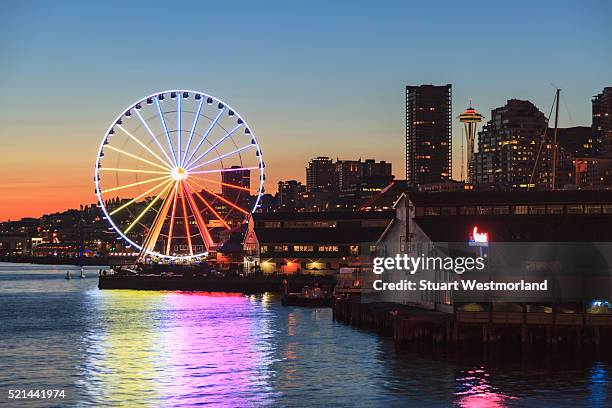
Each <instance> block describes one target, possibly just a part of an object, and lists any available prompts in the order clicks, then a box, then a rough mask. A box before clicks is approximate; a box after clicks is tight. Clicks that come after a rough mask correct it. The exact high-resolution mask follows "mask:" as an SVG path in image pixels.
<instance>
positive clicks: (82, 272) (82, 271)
mask: <svg viewBox="0 0 612 408" xmlns="http://www.w3.org/2000/svg"><path fill="white" fill-rule="evenodd" d="M79 276H80V277H81V279H83V278H85V269H84V268H83V267H81V275H79Z"/></svg>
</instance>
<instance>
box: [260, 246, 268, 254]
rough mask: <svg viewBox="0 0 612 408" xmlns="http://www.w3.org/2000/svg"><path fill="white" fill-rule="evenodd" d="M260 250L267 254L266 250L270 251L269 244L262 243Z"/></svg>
mask: <svg viewBox="0 0 612 408" xmlns="http://www.w3.org/2000/svg"><path fill="white" fill-rule="evenodd" d="M260 252H261V253H262V254H265V253H266V252H268V246H267V245H262V246H261V249H260Z"/></svg>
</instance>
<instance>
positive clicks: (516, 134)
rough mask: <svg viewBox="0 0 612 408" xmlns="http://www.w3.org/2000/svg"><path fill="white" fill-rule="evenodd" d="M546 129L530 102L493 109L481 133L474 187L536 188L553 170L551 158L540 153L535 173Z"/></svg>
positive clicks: (543, 120)
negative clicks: (536, 163)
mask: <svg viewBox="0 0 612 408" xmlns="http://www.w3.org/2000/svg"><path fill="white" fill-rule="evenodd" d="M546 126H547V121H546V117H545V116H544V114H543V113H542V112H540V110H539V109H538V108H537V107H536V106H535V105H534V104H532V103H531V102H529V101H522V100H518V99H510V100H509V101H508V102H507V103H506V105H505V106H502V107H500V108H497V109H494V110H492V111H491V119H490V120H489V121H488V122H487V123H486V125H485V126H484V127H483V129H482V131H480V132H479V133H478V152H477V153H475V155H474V175H473V181H474V184H475V185H476V186H477V187H478V188H480V189H483V188H484V189H496V190H513V189H527V188H535V187H536V184H537V183H538V181H539V180H542V179H545V178H546V177H545V175H543V174H542V173H543V172H546V171H547V170H546V169H547V168H548V167H550V163H549V162H548V161H547V160H545V158H546V157H547V156H548V155H546V154H541V157H540V160H539V161H538V166H537V168H536V169H535V170H534V163H535V160H536V156H537V154H538V150H539V148H540V145H541V142H542V135H543V132H544V129H546ZM543 147H548V146H543ZM532 173H533V177H532Z"/></svg>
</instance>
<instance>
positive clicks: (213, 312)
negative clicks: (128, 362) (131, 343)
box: [160, 292, 271, 406]
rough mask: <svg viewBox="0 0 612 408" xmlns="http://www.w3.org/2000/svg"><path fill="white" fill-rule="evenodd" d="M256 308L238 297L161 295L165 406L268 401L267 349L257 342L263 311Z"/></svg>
mask: <svg viewBox="0 0 612 408" xmlns="http://www.w3.org/2000/svg"><path fill="white" fill-rule="evenodd" d="M256 302H257V301H256V300H254V298H252V297H246V296H244V295H239V294H219V293H180V292H174V293H166V294H165V309H166V313H167V314H168V315H167V316H166V318H165V327H162V328H161V330H162V334H161V339H162V340H161V341H162V342H163V347H162V350H163V356H160V357H161V358H162V359H163V360H164V364H163V366H165V370H167V371H166V375H164V376H163V379H162V382H161V386H162V395H164V397H163V398H164V400H165V401H167V402H168V403H179V402H180V403H182V404H186V405H189V404H194V403H203V402H204V403H222V404H223V405H228V406H244V405H252V404H253V403H257V402H261V401H262V400H265V399H266V398H267V397H269V395H266V391H265V390H271V387H270V386H266V384H267V382H268V381H267V380H268V378H267V375H268V374H267V370H266V367H267V364H268V363H269V361H268V355H267V353H266V352H267V351H268V349H270V348H271V346H270V345H267V344H266V343H265V341H264V342H262V341H261V339H262V338H264V339H265V338H266V336H265V333H262V331H265V330H266V327H265V320H266V319H265V310H263V309H262V307H261V303H260V304H259V305H257V304H256ZM262 322H263V323H262ZM262 389H263V390H264V391H263V392H262ZM253 390H259V391H258V393H257V394H255V393H254V392H253Z"/></svg>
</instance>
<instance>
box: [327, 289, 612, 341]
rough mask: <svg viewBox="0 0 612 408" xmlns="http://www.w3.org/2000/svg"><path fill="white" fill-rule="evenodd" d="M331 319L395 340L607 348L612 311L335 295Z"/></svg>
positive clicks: (611, 323) (611, 326) (611, 325)
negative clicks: (477, 308) (470, 308)
mask: <svg viewBox="0 0 612 408" xmlns="http://www.w3.org/2000/svg"><path fill="white" fill-rule="evenodd" d="M333 315H334V319H335V320H337V321H339V322H344V323H347V324H350V325H352V326H355V327H359V328H362V329H366V330H370V331H374V332H376V333H379V334H381V335H383V336H388V337H392V338H393V340H394V342H395V343H396V344H398V345H425V346H428V347H434V348H436V347H448V346H453V347H457V348H465V347H467V348H472V347H474V346H477V347H484V348H487V347H489V346H492V345H495V344H500V345H502V344H503V345H505V346H510V347H514V346H516V348H517V349H527V348H531V347H540V346H542V347H544V348H552V349H554V348H560V347H564V348H569V349H575V350H583V349H589V350H596V351H600V350H601V351H607V350H604V349H606V348H605V347H602V346H605V345H612V315H611V314H589V313H572V314H564V313H557V312H555V311H553V312H552V313H532V312H526V311H525V310H523V311H522V312H496V311H484V312H466V311H458V310H456V311H455V312H454V313H444V312H439V311H434V310H426V309H421V308H418V307H414V306H408V305H402V304H398V303H387V302H374V303H361V302H360V301H359V299H358V298H352V299H351V298H339V299H337V300H336V302H335V304H334V309H333Z"/></svg>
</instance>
